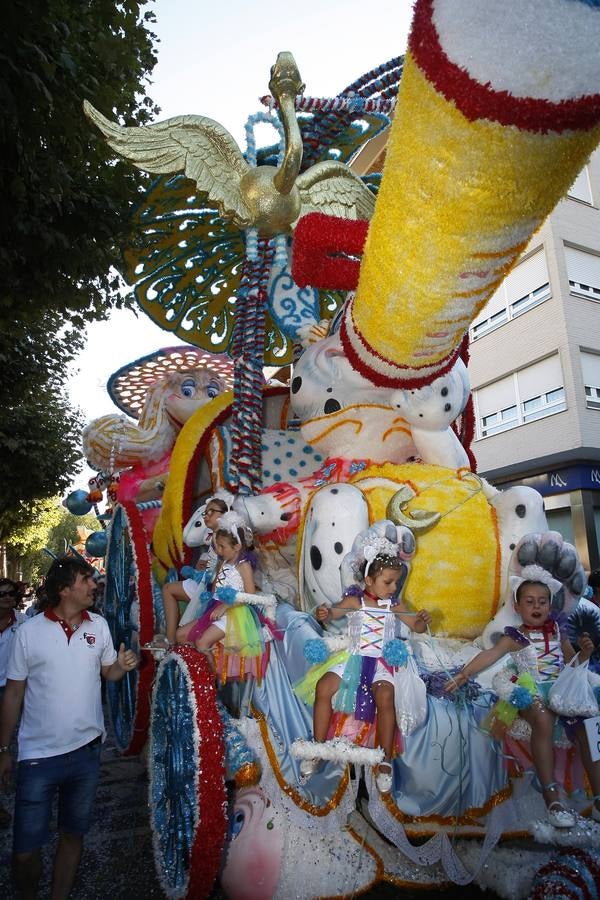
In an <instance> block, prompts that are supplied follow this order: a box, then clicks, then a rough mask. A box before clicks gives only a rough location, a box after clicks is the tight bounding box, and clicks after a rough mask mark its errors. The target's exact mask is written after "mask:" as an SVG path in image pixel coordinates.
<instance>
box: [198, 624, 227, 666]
mask: <svg viewBox="0 0 600 900" xmlns="http://www.w3.org/2000/svg"><path fill="white" fill-rule="evenodd" d="M224 634H225V632H224V631H223V630H222V629H221V628H219V627H218V626H217V625H209V626H208V628H207V629H206V631H204V632H203V633H202V634H201V635H200V637H199V638H198V639H197V640H196V641H194V646H195V648H196V650H199V651H200V653H204V654H205V655H206V658H207V660H208V664H209V666H210V668H211V671H212V672H213V673H215V672H216V671H217V670H216V667H215V658H214V656H213V652H212V648H213V647H214V645H215V644H216V643H217V641H220V640H221V638H222V637H223V636H224Z"/></svg>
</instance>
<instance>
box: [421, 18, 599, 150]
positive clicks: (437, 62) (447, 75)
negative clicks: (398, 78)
mask: <svg viewBox="0 0 600 900" xmlns="http://www.w3.org/2000/svg"><path fill="white" fill-rule="evenodd" d="M432 13H433V0H418V2H417V4H416V5H415V12H414V17H413V25H412V32H411V35H410V38H409V42H408V43H409V49H410V52H411V53H412V55H413V57H414V58H415V61H416V62H417V65H418V66H419V68H420V69H421V70H422V71H423V72H424V74H425V75H426V76H427V78H428V79H429V80H430V81H431V82H432V84H433V85H434V86H435V88H436V90H437V91H439V93H440V94H442V95H443V96H444V97H446V99H447V100H451V101H453V102H454V103H455V104H456V106H457V107H458V109H459V110H460V111H461V112H462V114H463V115H464V116H465V118H467V119H469V120H470V121H474V120H476V119H489V120H491V121H495V122H499V123H500V124H501V125H516V126H517V127H518V128H523V129H525V130H526V131H534V132H539V133H542V134H546V133H547V132H549V131H554V132H562V131H567V130H575V131H578V130H583V129H588V128H592V127H593V126H594V125H596V124H597V123H598V121H599V120H600V94H588V95H586V96H583V97H580V98H579V99H577V100H564V101H561V102H560V103H552V102H551V101H550V100H543V99H534V98H530V97H515V96H514V95H513V94H511V93H509V91H495V90H493V89H492V88H491V87H490V86H489V84H481V83H480V82H478V81H475V79H473V78H471V76H470V75H468V73H467V72H466V71H465V70H464V69H461V68H460V67H459V66H458V65H456V63H453V62H451V61H450V60H449V59H448V57H447V56H446V54H445V52H444V50H443V49H442V47H441V44H440V40H439V36H438V33H437V31H436V29H435V26H434V24H433V21H432Z"/></svg>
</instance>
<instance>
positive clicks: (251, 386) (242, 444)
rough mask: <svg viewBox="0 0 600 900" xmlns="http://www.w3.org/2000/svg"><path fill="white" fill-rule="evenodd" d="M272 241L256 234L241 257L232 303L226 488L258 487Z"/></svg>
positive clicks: (245, 489)
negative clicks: (254, 249)
mask: <svg viewBox="0 0 600 900" xmlns="http://www.w3.org/2000/svg"><path fill="white" fill-rule="evenodd" d="M273 252H274V251H273V246H272V242H271V241H269V240H266V239H264V238H259V239H258V254H257V259H256V260H254V261H253V260H250V259H246V260H245V261H244V267H243V270H242V277H241V283H240V288H239V290H238V295H237V302H236V317H235V325H234V331H233V340H232V345H231V355H232V357H233V360H234V384H233V396H234V400H233V422H232V426H231V445H232V446H231V455H232V465H231V477H230V482H231V488H232V489H234V490H236V491H237V492H239V493H243V494H248V493H258V491H259V490H260V489H261V487H262V455H261V444H262V438H261V430H262V378H263V376H262V366H263V353H264V340H265V309H266V306H267V300H268V294H267V284H268V280H269V273H270V270H271V264H272V261H273Z"/></svg>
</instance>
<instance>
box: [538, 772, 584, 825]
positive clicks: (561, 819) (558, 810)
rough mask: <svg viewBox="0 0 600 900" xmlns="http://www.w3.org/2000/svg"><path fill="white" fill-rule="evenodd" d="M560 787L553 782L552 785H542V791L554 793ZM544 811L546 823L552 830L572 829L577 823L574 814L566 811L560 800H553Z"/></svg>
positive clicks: (568, 810)
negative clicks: (551, 826)
mask: <svg viewBox="0 0 600 900" xmlns="http://www.w3.org/2000/svg"><path fill="white" fill-rule="evenodd" d="M560 787H561V785H560V784H559V783H558V782H557V781H553V782H552V784H544V785H542V788H543V790H544V791H556V790H560ZM546 810H547V813H548V821H549V822H550V824H551V825H553V826H554V828H572V827H573V826H574V825H575V822H576V821H577V816H576V815H575V813H573V812H571V810H570V809H567V807H566V806H565V805H564V803H563V802H562V801H561V800H553V801H552V803H549V804H548V806H547V807H546Z"/></svg>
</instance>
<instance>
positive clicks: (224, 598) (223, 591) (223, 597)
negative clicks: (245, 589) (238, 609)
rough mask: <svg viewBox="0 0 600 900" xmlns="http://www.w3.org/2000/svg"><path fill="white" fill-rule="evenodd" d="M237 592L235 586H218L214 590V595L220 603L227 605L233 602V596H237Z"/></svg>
mask: <svg viewBox="0 0 600 900" xmlns="http://www.w3.org/2000/svg"><path fill="white" fill-rule="evenodd" d="M237 595H238V592H237V591H236V589H235V588H232V587H218V588H217V590H216V591H215V596H216V598H217V600H219V601H220V602H221V603H226V604H227V606H231V605H232V603H235V598H236V597H237Z"/></svg>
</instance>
